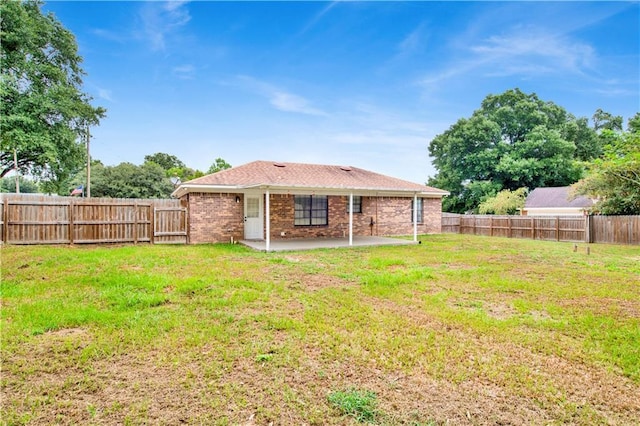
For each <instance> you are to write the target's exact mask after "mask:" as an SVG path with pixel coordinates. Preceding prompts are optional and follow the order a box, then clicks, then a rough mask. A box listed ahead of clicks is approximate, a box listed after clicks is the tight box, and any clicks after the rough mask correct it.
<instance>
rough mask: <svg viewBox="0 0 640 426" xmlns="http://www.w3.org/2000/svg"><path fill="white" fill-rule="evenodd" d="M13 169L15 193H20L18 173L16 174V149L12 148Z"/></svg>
mask: <svg viewBox="0 0 640 426" xmlns="http://www.w3.org/2000/svg"><path fill="white" fill-rule="evenodd" d="M13 170H14V171H15V172H16V194H19V193H20V175H19V174H18V150H17V149H16V148H13Z"/></svg>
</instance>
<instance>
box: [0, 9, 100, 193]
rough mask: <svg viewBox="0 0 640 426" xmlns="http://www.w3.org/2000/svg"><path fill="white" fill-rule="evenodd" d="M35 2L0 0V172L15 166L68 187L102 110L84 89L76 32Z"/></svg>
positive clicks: (56, 188) (53, 185)
mask: <svg viewBox="0 0 640 426" xmlns="http://www.w3.org/2000/svg"><path fill="white" fill-rule="evenodd" d="M41 6H42V2H40V1H37V0H26V1H9V0H0V39H1V40H2V42H1V43H0V60H1V67H2V72H1V76H0V96H1V99H0V177H1V176H4V175H6V174H7V173H8V172H9V171H10V170H12V169H13V168H14V167H15V163H14V155H16V156H17V159H18V161H17V166H18V168H19V169H20V170H21V172H22V173H28V174H30V175H32V176H37V177H39V178H40V179H42V180H44V181H46V182H48V184H47V185H46V186H47V187H48V189H49V190H50V191H52V192H58V193H64V192H65V191H66V188H67V186H68V179H70V177H71V176H72V175H73V174H75V173H76V172H77V171H78V170H79V169H80V168H82V166H83V165H84V163H85V159H86V153H85V149H84V137H83V136H84V135H85V134H86V132H87V129H88V127H89V126H91V125H97V124H98V123H99V120H100V118H102V117H104V114H105V110H104V109H103V108H96V107H93V106H92V105H91V97H90V96H88V95H87V94H85V93H83V92H82V76H83V75H84V71H83V70H82V68H81V67H80V64H81V63H82V58H81V57H80V56H79V55H78V46H77V43H76V40H75V37H74V36H73V34H72V33H71V32H69V31H68V30H67V29H65V28H64V27H63V26H62V24H61V23H60V22H59V21H58V20H57V19H56V18H55V17H54V16H53V15H52V14H46V15H43V14H42V12H41V10H40V8H41Z"/></svg>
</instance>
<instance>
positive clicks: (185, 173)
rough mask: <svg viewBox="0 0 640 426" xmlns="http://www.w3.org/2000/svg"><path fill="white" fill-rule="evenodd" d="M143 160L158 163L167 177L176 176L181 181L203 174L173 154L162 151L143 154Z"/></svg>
mask: <svg viewBox="0 0 640 426" xmlns="http://www.w3.org/2000/svg"><path fill="white" fill-rule="evenodd" d="M144 161H145V163H147V162H151V163H155V164H158V165H160V166H161V167H162V168H163V169H164V171H165V174H166V176H167V177H168V178H172V177H178V178H180V180H181V181H182V182H186V181H188V180H191V179H195V178H198V177H200V176H204V173H203V172H202V171H200V170H195V169H192V168H191V167H187V166H186V165H185V164H184V163H183V162H182V161H181V160H180V159H179V158H178V157H176V156H175V155H170V154H165V153H164V152H156V153H155V154H153V155H145V157H144Z"/></svg>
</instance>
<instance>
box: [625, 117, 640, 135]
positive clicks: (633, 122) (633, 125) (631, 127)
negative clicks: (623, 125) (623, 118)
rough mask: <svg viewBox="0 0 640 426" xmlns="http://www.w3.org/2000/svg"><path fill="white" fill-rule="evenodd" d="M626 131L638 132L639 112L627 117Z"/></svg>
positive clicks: (639, 124) (639, 130)
mask: <svg viewBox="0 0 640 426" xmlns="http://www.w3.org/2000/svg"><path fill="white" fill-rule="evenodd" d="M628 131H629V132H630V133H640V112H636V114H635V115H634V116H633V117H631V118H630V119H629V124H628Z"/></svg>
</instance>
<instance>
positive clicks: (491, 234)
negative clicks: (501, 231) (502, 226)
mask: <svg viewBox="0 0 640 426" xmlns="http://www.w3.org/2000/svg"><path fill="white" fill-rule="evenodd" d="M489 236H490V237H493V216H491V217H489Z"/></svg>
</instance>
